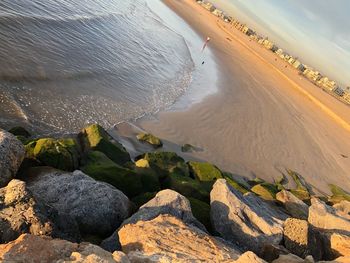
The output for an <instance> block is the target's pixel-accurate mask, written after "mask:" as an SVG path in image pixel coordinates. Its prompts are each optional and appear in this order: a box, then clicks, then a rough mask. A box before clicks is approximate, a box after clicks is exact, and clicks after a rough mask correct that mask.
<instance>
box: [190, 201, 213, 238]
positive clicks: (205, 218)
mask: <svg viewBox="0 0 350 263" xmlns="http://www.w3.org/2000/svg"><path fill="white" fill-rule="evenodd" d="M188 200H189V201H190V204H191V210H192V214H193V216H194V217H195V218H196V219H197V220H198V221H199V222H201V223H202V224H203V225H204V226H205V228H206V229H207V230H208V231H209V232H212V226H211V222H210V205H209V204H208V203H205V202H203V201H201V200H198V199H195V198H192V197H189V198H188Z"/></svg>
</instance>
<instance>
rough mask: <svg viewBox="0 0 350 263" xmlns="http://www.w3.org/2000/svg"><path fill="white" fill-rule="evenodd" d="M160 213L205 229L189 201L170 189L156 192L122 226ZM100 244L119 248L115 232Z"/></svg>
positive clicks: (109, 249) (150, 218)
mask: <svg viewBox="0 0 350 263" xmlns="http://www.w3.org/2000/svg"><path fill="white" fill-rule="evenodd" d="M162 214H168V215H172V216H174V217H177V218H178V219H180V220H182V221H183V222H184V223H186V224H189V225H193V226H196V227H198V228H199V229H201V230H203V231H206V229H205V227H204V226H203V225H202V224H201V223H200V222H199V221H198V220H197V219H196V218H194V217H193V215H192V211H191V205H190V202H189V201H188V200H187V199H186V198H185V197H184V196H182V195H180V194H179V193H177V192H175V191H173V190H170V189H167V190H163V191H160V192H159V193H157V195H156V196H155V197H154V198H153V199H151V200H150V201H149V202H147V203H146V204H144V205H143V206H141V207H140V209H139V211H138V212H137V213H135V214H134V215H132V216H131V217H130V218H128V219H126V220H125V221H124V222H123V224H122V226H124V225H126V224H135V223H137V222H138V221H149V220H152V219H154V218H156V217H158V216H159V215H162ZM101 246H102V247H103V248H104V249H106V250H108V251H115V250H117V249H118V248H119V242H118V236H117V232H114V233H113V234H112V236H110V237H109V238H107V239H105V240H104V241H103V242H102V244H101Z"/></svg>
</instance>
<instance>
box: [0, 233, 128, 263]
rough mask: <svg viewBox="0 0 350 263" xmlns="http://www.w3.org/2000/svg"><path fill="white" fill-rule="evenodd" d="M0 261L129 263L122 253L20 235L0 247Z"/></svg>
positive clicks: (9, 262)
mask: <svg viewBox="0 0 350 263" xmlns="http://www.w3.org/2000/svg"><path fill="white" fill-rule="evenodd" d="M0 260H1V262H3V263H14V262H18V263H20V262H23V263H24V262H41V263H51V262H67V263H68V262H72V263H73V262H76V263H78V262H80V263H81V262H91V263H92V262H100V263H115V262H120V263H129V262H130V261H129V260H128V258H127V257H126V255H125V254H123V253H122V252H115V253H113V254H111V253H109V252H107V251H105V250H103V249H102V248H100V247H98V246H95V245H92V244H88V243H81V244H77V243H71V242H69V241H66V240H60V239H51V238H49V237H38V236H34V235H28V234H25V235H21V236H20V237H19V238H18V239H16V240H15V241H12V242H10V243H8V244H4V245H0Z"/></svg>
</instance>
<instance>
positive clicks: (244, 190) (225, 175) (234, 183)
mask: <svg viewBox="0 0 350 263" xmlns="http://www.w3.org/2000/svg"><path fill="white" fill-rule="evenodd" d="M222 176H223V178H225V179H226V181H227V183H228V184H229V185H231V186H232V187H233V188H235V189H237V190H238V191H240V192H241V193H242V194H245V193H248V192H249V189H247V188H246V187H245V186H244V185H242V184H241V183H239V182H238V181H236V180H234V179H233V177H232V176H231V174H230V173H227V172H224V173H222Z"/></svg>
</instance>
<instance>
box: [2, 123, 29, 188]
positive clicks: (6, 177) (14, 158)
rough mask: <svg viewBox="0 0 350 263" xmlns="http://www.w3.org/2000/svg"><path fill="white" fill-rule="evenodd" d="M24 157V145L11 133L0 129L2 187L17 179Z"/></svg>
mask: <svg viewBox="0 0 350 263" xmlns="http://www.w3.org/2000/svg"><path fill="white" fill-rule="evenodd" d="M24 155H25V150H24V146H23V144H22V143H21V142H20V141H19V140H18V139H17V138H16V137H15V136H14V135H12V134H11V133H9V132H6V131H4V130H1V129H0V187H4V186H6V185H7V183H8V182H10V181H11V179H12V178H14V177H15V175H16V173H17V171H18V168H19V167H20V165H21V163H22V161H23V158H24Z"/></svg>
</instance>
